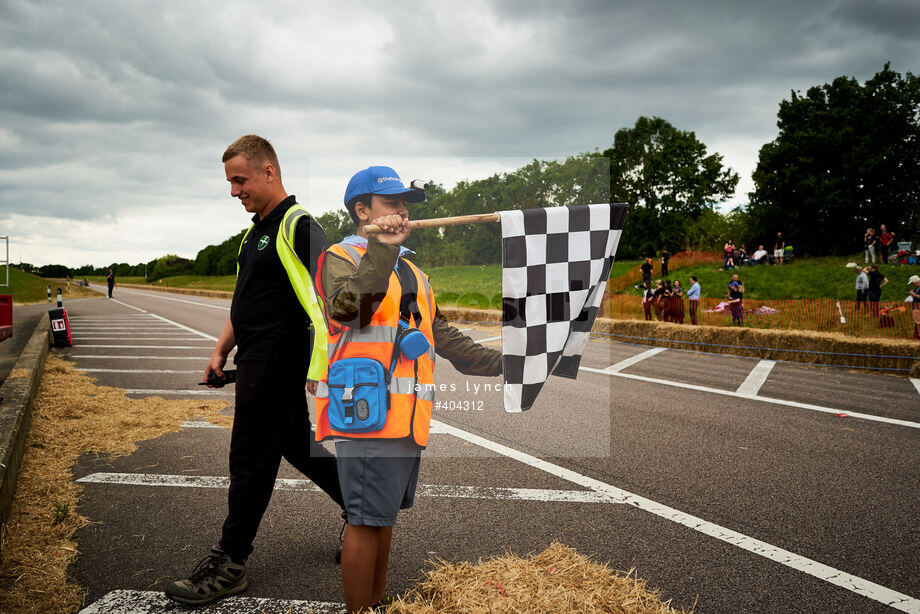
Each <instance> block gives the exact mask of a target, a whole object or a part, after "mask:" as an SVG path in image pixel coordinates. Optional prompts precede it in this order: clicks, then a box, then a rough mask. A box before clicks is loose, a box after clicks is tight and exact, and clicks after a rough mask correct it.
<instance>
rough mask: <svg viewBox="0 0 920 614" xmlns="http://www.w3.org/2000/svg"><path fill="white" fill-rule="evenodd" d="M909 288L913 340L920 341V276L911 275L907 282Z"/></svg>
mask: <svg viewBox="0 0 920 614" xmlns="http://www.w3.org/2000/svg"><path fill="white" fill-rule="evenodd" d="M907 285H908V286H910V294H908V297H909V298H910V299H911V300H910V313H911V315H912V316H913V319H914V339H920V276H918V275H911V276H910V279H908V280H907Z"/></svg>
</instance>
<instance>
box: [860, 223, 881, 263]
mask: <svg viewBox="0 0 920 614" xmlns="http://www.w3.org/2000/svg"><path fill="white" fill-rule="evenodd" d="M876 245H878V237H877V236H876V234H875V230H874V229H872V228H867V229H866V234H865V235H863V248H864V250H865V254H864V255H865V258H866V264H869V257H870V256H871V257H872V264H875V246H876Z"/></svg>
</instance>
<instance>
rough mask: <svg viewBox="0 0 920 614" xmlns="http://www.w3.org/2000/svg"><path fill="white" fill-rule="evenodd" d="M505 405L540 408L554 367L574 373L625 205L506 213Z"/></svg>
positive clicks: (560, 372)
mask: <svg viewBox="0 0 920 614" xmlns="http://www.w3.org/2000/svg"><path fill="white" fill-rule="evenodd" d="M499 216H500V217H501V224H502V368H503V371H504V379H505V385H504V395H505V411H508V412H518V411H522V410H525V409H530V407H531V406H533V403H534V401H535V400H536V398H537V395H538V394H539V392H540V389H541V388H542V387H543V382H545V381H546V378H547V376H548V375H549V374H550V373H553V374H554V375H560V376H562V377H569V378H573V379H574V378H575V377H576V376H577V375H578V365H579V363H580V362H581V354H582V352H583V351H584V349H585V345H586V344H587V343H588V335H589V333H590V332H591V327H592V326H593V324H594V319H595V318H596V317H597V311H598V309H599V308H600V305H601V301H602V300H603V298H604V289H605V288H606V287H607V278H608V277H609V276H610V265H611V264H612V263H613V256H614V254H615V253H616V251H617V244H618V243H619V241H620V234H621V232H622V228H623V220H624V218H625V217H626V205H622V204H613V205H612V204H606V203H605V204H600V205H581V206H576V207H549V208H545V209H524V210H520V211H517V210H515V211H501V212H499Z"/></svg>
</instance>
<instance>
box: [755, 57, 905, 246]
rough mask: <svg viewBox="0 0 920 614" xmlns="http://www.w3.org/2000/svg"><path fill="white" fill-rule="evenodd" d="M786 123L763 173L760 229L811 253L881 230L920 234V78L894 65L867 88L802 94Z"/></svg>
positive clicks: (765, 155) (768, 148) (849, 82)
mask: <svg viewBox="0 0 920 614" xmlns="http://www.w3.org/2000/svg"><path fill="white" fill-rule="evenodd" d="M777 126H778V127H779V134H778V135H777V137H776V139H775V140H773V141H772V142H770V143H767V144H766V145H764V146H763V147H762V148H761V149H760V157H759V161H758V164H757V170H756V171H755V172H754V175H753V178H754V184H755V189H754V192H752V193H751V202H750V205H749V207H748V214H749V215H750V218H751V219H750V222H751V224H752V225H753V226H754V227H758V228H762V229H764V230H765V232H766V231H769V232H770V233H772V234H770V236H773V235H775V233H776V232H777V231H782V232H783V234H784V235H785V236H786V240H787V242H788V243H792V244H794V245H796V247H797V249H798V250H799V251H803V252H806V253H811V254H834V253H838V252H843V253H852V252H854V251H857V250H859V249H861V244H862V236H863V233H864V232H865V229H866V227H875V228H876V230H877V229H878V226H879V225H880V224H886V226H887V227H888V229H889V230H893V231H895V232H896V233H897V234H898V235H899V237H901V238H903V237H905V236H911V235H912V236H913V237H914V239H915V240H916V239H917V238H920V237H918V233H920V78H918V77H917V76H915V75H912V74H911V73H909V72H908V73H907V74H906V75H904V76H902V75H900V74H899V73H897V72H895V71H893V70H891V68H890V64H885V66H884V68H883V69H882V70H881V71H880V72H878V73H876V75H875V76H874V77H873V78H872V79H869V80H868V81H866V82H865V83H864V84H860V83H859V82H858V81H857V80H856V79H854V78H852V77H838V78H836V79H834V81H833V82H832V83H826V84H824V85H819V86H815V87H812V88H810V89H809V90H808V91H807V92H806V93H805V94H804V95H803V94H801V93H800V92H795V91H793V92H792V93H791V96H790V98H789V100H783V101H782V102H780V105H779V113H778V121H777Z"/></svg>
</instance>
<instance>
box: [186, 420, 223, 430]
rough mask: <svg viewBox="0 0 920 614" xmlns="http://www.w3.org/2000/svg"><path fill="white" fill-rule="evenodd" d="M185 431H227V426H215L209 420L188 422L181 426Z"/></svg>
mask: <svg viewBox="0 0 920 614" xmlns="http://www.w3.org/2000/svg"><path fill="white" fill-rule="evenodd" d="M179 426H181V427H182V428H184V429H225V428H227V427H226V426H221V425H219V424H213V423H211V422H208V421H207V420H186V421H185V422H183V423H182V424H180V425H179Z"/></svg>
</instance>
